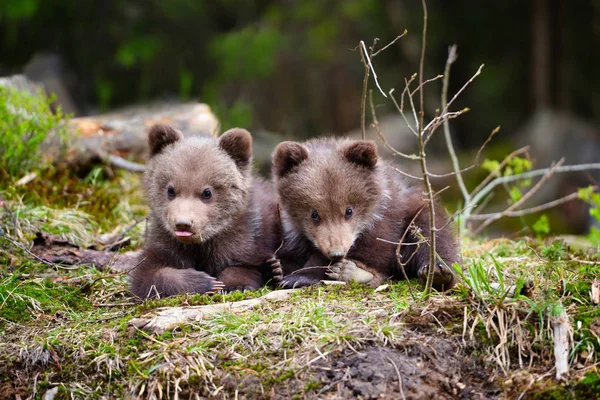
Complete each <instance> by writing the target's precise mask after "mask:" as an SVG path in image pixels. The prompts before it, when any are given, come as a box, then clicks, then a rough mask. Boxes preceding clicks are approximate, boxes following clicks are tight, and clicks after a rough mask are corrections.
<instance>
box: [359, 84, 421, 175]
mask: <svg viewBox="0 0 600 400" xmlns="http://www.w3.org/2000/svg"><path fill="white" fill-rule="evenodd" d="M369 103H370V106H371V117H372V118H373V124H372V126H373V128H374V129H375V132H376V133H377V136H378V137H379V139H380V140H381V142H382V143H383V145H384V146H385V148H386V149H388V150H389V151H391V152H392V153H393V154H394V155H397V156H400V157H404V158H406V159H409V160H418V159H419V157H418V156H416V155H411V154H404V153H402V152H400V151H398V150H396V149H395V148H394V147H392V146H391V145H390V144H389V143H388V141H387V139H386V138H385V136H384V135H383V133H382V132H381V129H379V121H378V120H377V114H376V113H375V106H374V105H373V92H372V91H370V92H369ZM416 179H420V178H416Z"/></svg>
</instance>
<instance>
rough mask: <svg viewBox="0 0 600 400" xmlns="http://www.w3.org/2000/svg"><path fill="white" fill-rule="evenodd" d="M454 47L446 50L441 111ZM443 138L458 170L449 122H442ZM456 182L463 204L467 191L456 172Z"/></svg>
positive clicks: (445, 95)
mask: <svg viewBox="0 0 600 400" xmlns="http://www.w3.org/2000/svg"><path fill="white" fill-rule="evenodd" d="M456 58H457V54H456V45H452V46H450V47H449V48H448V60H446V68H445V70H444V81H443V84H442V109H444V108H446V106H447V103H448V86H449V83H450V66H451V65H452V64H453V63H454V61H456ZM444 136H445V138H446V147H448V153H449V154H450V158H451V160H452V165H453V167H454V171H455V172H456V171H459V170H460V165H459V163H458V157H457V156H456V152H455V151H454V145H453V144H452V138H451V137H450V122H449V121H448V120H445V121H444ZM456 181H457V182H458V187H459V188H460V191H461V192H462V195H463V198H464V199H465V203H467V202H468V201H469V191H468V190H467V187H466V186H465V182H464V181H463V178H462V175H461V174H460V173H458V172H457V174H456Z"/></svg>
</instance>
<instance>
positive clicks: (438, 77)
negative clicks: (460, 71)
mask: <svg viewBox="0 0 600 400" xmlns="http://www.w3.org/2000/svg"><path fill="white" fill-rule="evenodd" d="M443 77H444V75H437V76H435V77H433V78H430V79H427V80H426V81H424V82H423V83H421V84H420V85H419V86H417V87H416V88H415V90H413V91H412V92H411V93H410V95H411V96H414V95H415V93H417V92H418V91H419V90H421V89H422V88H423V87H425V85H427V84H428V83H431V82H435V81H437V80H438V79H441V78H443Z"/></svg>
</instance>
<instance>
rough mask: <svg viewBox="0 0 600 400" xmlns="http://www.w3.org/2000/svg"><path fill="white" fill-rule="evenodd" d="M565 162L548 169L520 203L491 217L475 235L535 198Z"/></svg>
mask: <svg viewBox="0 0 600 400" xmlns="http://www.w3.org/2000/svg"><path fill="white" fill-rule="evenodd" d="M564 161H565V160H564V158H562V159H560V160H559V161H558V163H556V164H555V165H553V166H552V167H551V168H550V169H547V170H546V171H545V173H544V175H543V176H542V179H540V180H539V181H538V182H537V183H536V184H535V185H534V186H533V187H532V188H531V189H529V190H528V191H527V193H525V194H524V195H523V196H522V197H521V198H520V199H519V200H518V201H516V202H514V203H513V204H512V205H511V206H510V207H508V208H507V209H506V210H504V211H502V212H501V213H499V214H498V215H494V216H493V217H490V218H488V219H487V220H485V221H483V223H482V224H481V225H479V226H478V227H477V229H476V230H475V234H477V233H479V232H481V231H482V230H483V229H484V228H485V227H487V226H489V225H490V224H491V223H493V222H495V221H497V220H498V219H500V218H502V217H504V216H505V215H507V214H508V213H510V212H511V211H513V210H514V209H515V208H518V207H519V206H520V205H521V204H523V203H524V202H525V201H527V199H529V198H530V197H531V196H533V194H534V193H535V192H537V191H538V190H539V189H540V188H541V187H542V185H543V184H544V183H545V182H546V181H547V180H548V179H549V178H550V177H551V176H552V175H553V174H554V172H555V171H556V170H557V169H558V168H559V167H560V166H561V164H562V163H563V162H564ZM507 178H508V177H507Z"/></svg>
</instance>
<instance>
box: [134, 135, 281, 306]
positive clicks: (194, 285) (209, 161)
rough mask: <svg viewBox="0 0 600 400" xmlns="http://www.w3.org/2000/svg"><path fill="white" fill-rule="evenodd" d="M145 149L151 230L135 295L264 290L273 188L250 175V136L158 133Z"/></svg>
mask: <svg viewBox="0 0 600 400" xmlns="http://www.w3.org/2000/svg"><path fill="white" fill-rule="evenodd" d="M148 141H149V144H150V149H151V155H152V156H151V158H150V160H149V162H148V164H147V169H146V172H145V174H144V185H145V189H146V194H147V197H148V200H149V203H150V207H151V214H150V226H149V229H148V232H147V235H146V243H145V247H144V250H143V254H142V256H141V260H142V261H141V263H140V265H139V266H138V267H137V268H135V269H134V270H133V271H132V272H131V290H132V292H133V293H135V294H136V295H138V296H140V297H149V296H151V297H155V296H160V297H164V296H171V295H175V294H179V293H206V292H212V291H215V290H216V289H219V288H220V287H221V286H222V285H224V288H225V290H226V291H230V290H236V289H240V290H241V289H257V288H259V287H260V286H262V285H263V284H264V283H265V282H266V280H267V279H269V278H270V274H271V270H270V265H268V264H267V263H266V260H267V259H268V258H270V257H271V256H272V254H273V252H274V250H275V249H276V248H277V246H278V245H279V244H280V238H279V235H280V232H279V231H278V230H279V222H278V217H277V205H276V202H275V192H274V188H273V187H272V185H271V184H270V183H268V182H265V181H263V180H260V179H257V178H254V177H253V176H252V174H251V171H250V164H251V154H252V138H251V136H250V133H249V132H248V131H246V130H243V129H232V130H230V131H228V132H226V133H224V134H223V135H222V136H221V137H220V139H219V140H217V139H214V138H183V135H182V134H181V133H179V132H178V131H176V130H174V129H173V128H171V127H169V126H167V125H156V126H154V127H153V128H152V129H151V130H150V132H149V136H148ZM207 190H208V191H210V195H208V192H207ZM177 232H178V233H179V234H177ZM183 235H188V236H183ZM217 280H218V281H217ZM219 281H222V284H221V282H219Z"/></svg>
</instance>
